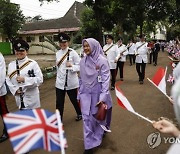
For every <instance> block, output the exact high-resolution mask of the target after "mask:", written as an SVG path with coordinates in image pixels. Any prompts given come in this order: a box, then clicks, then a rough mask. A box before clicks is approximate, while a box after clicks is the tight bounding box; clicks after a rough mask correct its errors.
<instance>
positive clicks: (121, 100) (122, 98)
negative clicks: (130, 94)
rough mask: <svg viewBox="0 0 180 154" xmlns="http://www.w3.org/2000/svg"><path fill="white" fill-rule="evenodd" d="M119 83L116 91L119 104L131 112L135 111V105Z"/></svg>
mask: <svg viewBox="0 0 180 154" xmlns="http://www.w3.org/2000/svg"><path fill="white" fill-rule="evenodd" d="M118 85H119V84H116V86H115V92H116V96H117V101H118V104H119V105H120V106H121V107H123V108H125V109H127V110H128V111H130V112H133V113H134V112H135V111H134V109H133V107H132V106H131V104H130V102H129V101H128V100H127V98H126V97H125V96H124V94H123V93H122V91H121V89H120V88H119V86H118Z"/></svg>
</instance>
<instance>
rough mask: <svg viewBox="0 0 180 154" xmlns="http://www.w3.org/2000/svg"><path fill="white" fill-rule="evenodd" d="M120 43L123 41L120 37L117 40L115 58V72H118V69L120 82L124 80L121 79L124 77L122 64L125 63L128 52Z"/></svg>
mask: <svg viewBox="0 0 180 154" xmlns="http://www.w3.org/2000/svg"><path fill="white" fill-rule="evenodd" d="M122 41H123V40H122V38H121V37H120V38H119V39H118V50H117V56H116V62H117V72H118V68H119V73H120V80H121V81H123V80H124V79H123V77H124V62H125V61H126V55H127V54H128V50H127V48H126V46H125V45H124V44H123V42H122Z"/></svg>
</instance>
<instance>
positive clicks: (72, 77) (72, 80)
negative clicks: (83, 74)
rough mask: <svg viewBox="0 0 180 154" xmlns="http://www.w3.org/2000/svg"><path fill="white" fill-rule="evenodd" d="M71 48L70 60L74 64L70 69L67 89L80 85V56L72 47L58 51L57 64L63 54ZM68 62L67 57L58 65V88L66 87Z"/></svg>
mask: <svg viewBox="0 0 180 154" xmlns="http://www.w3.org/2000/svg"><path fill="white" fill-rule="evenodd" d="M68 49H70V50H71V51H70V52H69V62H70V63H71V64H72V67H71V68H70V69H69V70H68V76H67V87H66V90H71V89H75V88H78V87H79V80H78V74H77V72H78V71H79V69H80V67H79V63H80V57H79V55H78V54H77V52H76V51H75V50H73V49H71V48H66V49H65V50H59V51H58V52H57V53H56V64H57V63H58V62H59V60H61V58H62V57H63V55H64V54H65V53H66V52H67V51H68ZM66 62H67V57H66V58H65V60H64V61H63V62H62V64H61V65H60V66H57V76H56V85H55V86H56V88H58V89H61V90H64V87H65V80H66V69H68V68H67V67H66Z"/></svg>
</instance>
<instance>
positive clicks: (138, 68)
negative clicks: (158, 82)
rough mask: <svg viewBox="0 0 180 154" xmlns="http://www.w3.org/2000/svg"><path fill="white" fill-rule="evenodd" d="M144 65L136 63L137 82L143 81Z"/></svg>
mask: <svg viewBox="0 0 180 154" xmlns="http://www.w3.org/2000/svg"><path fill="white" fill-rule="evenodd" d="M145 69H146V63H144V62H142V63H136V71H137V73H138V76H139V81H143V80H144V77H145Z"/></svg>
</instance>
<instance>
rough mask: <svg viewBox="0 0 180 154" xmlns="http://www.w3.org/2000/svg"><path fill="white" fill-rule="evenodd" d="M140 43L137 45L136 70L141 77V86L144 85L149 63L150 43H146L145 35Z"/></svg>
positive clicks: (141, 36)
mask: <svg viewBox="0 0 180 154" xmlns="http://www.w3.org/2000/svg"><path fill="white" fill-rule="evenodd" d="M139 37H140V41H139V42H137V43H136V51H135V55H136V70H137V73H138V76H139V84H143V83H144V77H145V68H146V63H147V62H148V57H147V54H148V47H147V45H148V43H147V42H145V38H144V35H140V36H139Z"/></svg>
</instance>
